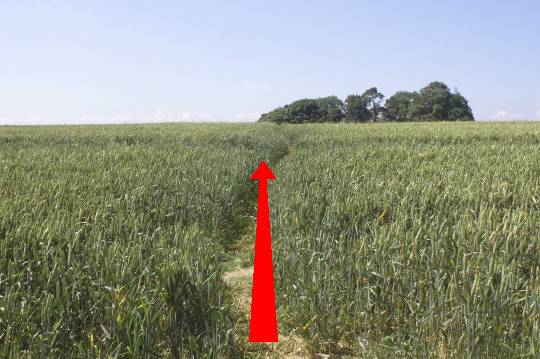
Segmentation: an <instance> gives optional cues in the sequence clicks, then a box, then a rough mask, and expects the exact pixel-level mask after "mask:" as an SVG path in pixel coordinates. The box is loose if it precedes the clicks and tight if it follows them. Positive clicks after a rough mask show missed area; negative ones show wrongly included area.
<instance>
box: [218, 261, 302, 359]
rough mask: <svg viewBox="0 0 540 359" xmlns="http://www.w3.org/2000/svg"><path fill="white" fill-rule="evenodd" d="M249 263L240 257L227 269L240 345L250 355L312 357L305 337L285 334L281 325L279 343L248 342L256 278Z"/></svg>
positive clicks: (227, 280)
mask: <svg viewBox="0 0 540 359" xmlns="http://www.w3.org/2000/svg"><path fill="white" fill-rule="evenodd" d="M243 264H244V265H245V264H246V263H245V262H244V263H243V261H242V259H241V258H240V257H236V258H235V259H234V260H232V261H231V262H230V263H229V265H230V269H229V270H228V271H227V272H225V275H224V279H225V282H226V283H227V284H228V285H229V287H230V290H231V297H232V299H233V303H232V306H233V307H232V309H233V313H234V314H235V315H236V316H237V318H236V324H235V327H236V333H237V336H238V337H237V339H238V341H239V344H240V345H241V346H242V348H243V349H244V350H245V353H246V356H247V357H249V358H288V359H300V358H312V357H313V356H310V355H309V353H308V351H307V348H306V346H305V344H304V342H303V340H302V339H301V338H300V337H298V336H296V335H294V334H290V335H284V334H282V333H284V330H283V328H281V326H280V330H279V342H278V343H249V342H248V336H249V318H250V311H251V286H252V278H253V266H249V267H245V266H243Z"/></svg>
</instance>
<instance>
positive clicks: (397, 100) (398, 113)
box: [385, 91, 418, 122]
mask: <svg viewBox="0 0 540 359" xmlns="http://www.w3.org/2000/svg"><path fill="white" fill-rule="evenodd" d="M416 97H418V93H416V92H407V91H398V92H396V93H395V94H394V95H393V96H392V97H390V98H389V99H388V100H386V105H385V107H386V113H385V119H386V120H387V121H395V122H405V121H412V120H413V119H412V118H411V117H410V108H411V104H412V103H413V102H414V100H415V98H416Z"/></svg>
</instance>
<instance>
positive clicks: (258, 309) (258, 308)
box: [249, 161, 278, 342]
mask: <svg viewBox="0 0 540 359" xmlns="http://www.w3.org/2000/svg"><path fill="white" fill-rule="evenodd" d="M251 179H252V180H254V181H255V180H258V181H259V201H258V206H259V207H258V210H257V230H256V238H255V260H254V262H255V263H254V269H253V289H252V293H251V321H250V323H249V341H250V342H277V341H278V329H277V319H276V298H275V293H274V267H273V265H272V236H271V234H270V213H269V208H268V180H275V179H276V176H274V174H273V173H272V171H271V170H270V168H268V166H267V165H266V163H265V162H264V161H263V162H261V164H260V165H259V168H257V170H256V171H255V172H253V174H252V175H251Z"/></svg>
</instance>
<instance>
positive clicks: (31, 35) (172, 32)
mask: <svg viewBox="0 0 540 359" xmlns="http://www.w3.org/2000/svg"><path fill="white" fill-rule="evenodd" d="M539 36H540V2H538V1H532V0H529V1H470V0H469V1H465V0H454V1H424V0H421V1H408V2H405V1H397V0H395V1H384V0H383V1H361V0H358V1H352V0H351V1H345V0H342V1H340V0H337V1H336V0H334V1H330V0H328V1H317V0H312V1H307V0H306V1H295V0H289V1H281V0H272V1H256V0H251V1H234V0H231V1H204V0H201V1H164V0H163V1H159V0H156V1H134V0H129V1H127V0H126V1H115V0H108V1H98V0H86V1H77V0H69V1H68V0H65V1H63V0H55V1H52V0H16V1H12V0H0V124H15V123H20V124H27V123H89V122H96V123H99V122H121V123H122V122H157V121H178V120H184V121H252V120H255V119H256V118H257V117H258V115H259V114H260V113H263V112H266V111H269V110H271V109H273V108H274V107H277V106H280V105H283V104H285V103H288V102H291V101H293V100H296V99H299V98H304V97H320V96H327V95H331V94H334V95H337V96H339V97H341V98H345V96H346V95H347V94H350V93H361V92H363V91H364V90H365V89H367V88H369V87H372V86H377V87H378V88H379V90H381V91H382V92H383V93H384V94H385V95H386V96H387V97H388V96H390V95H392V94H393V93H394V92H395V91H397V90H401V89H403V90H417V89H419V88H421V87H422V86H424V85H426V84H427V83H428V82H430V81H433V80H439V81H444V82H445V83H446V84H447V85H448V86H449V87H451V88H457V89H459V90H460V91H461V92H462V94H463V95H465V97H467V98H468V99H469V100H470V104H471V106H472V108H473V111H474V113H475V116H476V117H477V119H483V120H489V119H498V120H504V119H508V120H511V119H540V65H539V64H540V62H539V61H540V41H539V40H538V38H539Z"/></svg>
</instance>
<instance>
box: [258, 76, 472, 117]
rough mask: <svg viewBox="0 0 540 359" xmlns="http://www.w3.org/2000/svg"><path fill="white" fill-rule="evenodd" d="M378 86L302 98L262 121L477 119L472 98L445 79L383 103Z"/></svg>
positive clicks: (268, 114) (267, 115)
mask: <svg viewBox="0 0 540 359" xmlns="http://www.w3.org/2000/svg"><path fill="white" fill-rule="evenodd" d="M383 100H384V95H383V94H382V93H380V92H379V91H378V90H377V88H376V87H373V88H370V89H369V90H367V91H365V92H364V93H363V94H362V95H356V94H353V95H349V96H347V98H346V99H345V102H343V101H341V100H340V99H339V98H337V97H336V96H329V97H321V98H317V99H302V100H298V101H295V102H293V103H291V104H289V105H285V106H283V107H279V108H277V109H275V110H272V111H270V112H268V113H265V114H263V115H261V117H260V119H259V121H263V122H277V123H317V122H341V121H347V122H378V121H389V122H405V121H473V120H474V116H473V113H472V110H471V108H470V106H469V103H468V101H467V100H466V99H465V97H463V96H462V95H461V94H460V93H459V92H458V91H454V92H452V91H450V89H449V88H448V86H446V85H445V84H444V83H442V82H432V83H430V84H429V85H427V86H426V87H424V88H423V89H421V90H420V91H418V92H407V91H399V92H397V93H396V94H394V95H393V96H391V97H390V98H388V99H387V100H386V102H383Z"/></svg>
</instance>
